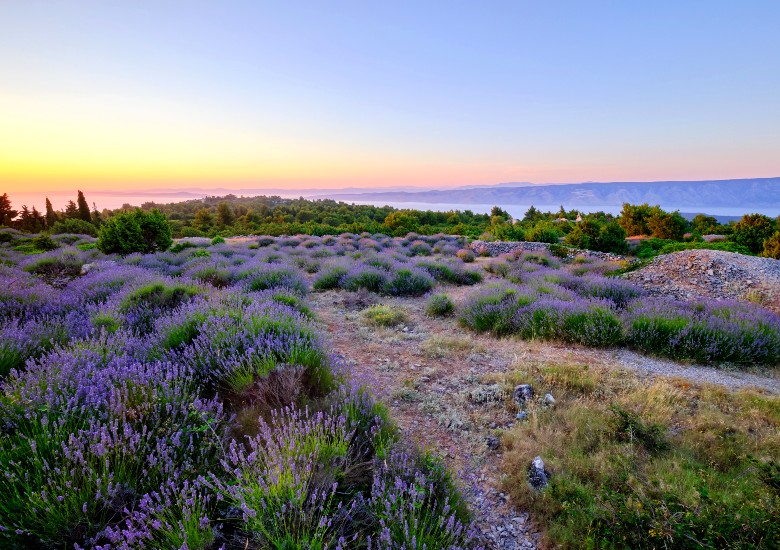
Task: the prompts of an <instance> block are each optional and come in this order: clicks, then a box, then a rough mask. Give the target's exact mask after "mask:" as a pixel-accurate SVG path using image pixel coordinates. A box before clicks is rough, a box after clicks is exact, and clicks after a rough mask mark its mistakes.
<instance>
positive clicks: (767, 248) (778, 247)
mask: <svg viewBox="0 0 780 550" xmlns="http://www.w3.org/2000/svg"><path fill="white" fill-rule="evenodd" d="M764 256H766V257H767V258H774V259H775V260H780V231H775V232H774V234H773V235H772V236H771V237H769V238H768V239H767V240H765V241H764Z"/></svg>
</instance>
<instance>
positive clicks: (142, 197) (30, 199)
mask: <svg viewBox="0 0 780 550" xmlns="http://www.w3.org/2000/svg"><path fill="white" fill-rule="evenodd" d="M0 194H2V192H1V191H0ZM84 194H85V196H86V198H87V202H88V203H89V205H90V207H91V206H92V203H93V202H94V203H96V204H97V207H98V210H103V209H104V208H109V209H114V208H119V207H121V206H122V205H124V204H130V205H133V206H140V205H141V204H143V203H145V202H156V203H158V204H164V203H170V202H182V201H187V200H193V199H201V198H203V197H205V196H208V195H214V194H216V193H212V192H208V190H206V191H203V192H197V193H195V192H193V193H188V194H186V195H182V194H177V193H174V192H164V191H161V192H159V193H157V192H126V193H122V192H114V191H92V192H90V191H85V192H84ZM220 194H224V191H223V192H220ZM274 194H279V193H277V192H275V193H274ZM46 196H48V197H49V199H50V200H51V202H52V204H53V205H54V208H55V209H58V210H59V209H62V208H65V204H67V202H68V201H69V200H73V201H75V200H76V194H75V193H71V192H56V193H9V197H10V199H11V203H12V205H13V207H14V208H16V209H17V210H18V209H19V208H20V207H21V206H22V205H23V204H26V205H27V206H28V207H32V206H35V207H36V208H38V210H40V211H42V212H43V211H44V210H45V200H46ZM288 196H290V197H298V196H300V193H299V192H296V191H291V192H289V194H288ZM348 202H354V203H355V204H374V205H376V206H385V205H387V206H392V207H395V208H402V209H414V210H435V211H440V212H448V211H451V210H471V211H472V212H474V213H477V214H486V213H488V212H490V210H491V209H492V208H493V206H494V205H492V204H456V203H436V204H434V203H427V202H394V201H390V202H388V201H348ZM500 206H501V207H502V208H503V209H504V210H506V211H507V212H509V214H510V215H511V216H512V217H514V218H522V217H523V215H524V214H525V212H526V211H527V210H528V208H529V207H530V206H531V205H528V204H506V205H500ZM534 206H536V208H538V209H539V210H542V211H544V212H557V211H558V209H559V208H560V204H536V205H534ZM563 206H564V208H566V209H567V210H574V209H579V210H581V211H582V212H583V213H588V212H597V211H604V212H609V213H612V214H618V213H619V212H620V209H621V206H619V205H603V206H582V205H577V204H564V205H563ZM662 207H663V208H664V209H666V210H669V211H672V210H679V211H680V212H692V213H695V212H705V213H707V214H711V215H714V216H734V217H737V218H738V217H741V216H742V215H743V214H748V213H753V212H759V213H761V214H766V215H767V216H773V217H774V216H779V215H780V208H771V207H770V208H763V207H762V208H752V209H751V208H748V209H744V208H713V207H697V206H675V205H662Z"/></svg>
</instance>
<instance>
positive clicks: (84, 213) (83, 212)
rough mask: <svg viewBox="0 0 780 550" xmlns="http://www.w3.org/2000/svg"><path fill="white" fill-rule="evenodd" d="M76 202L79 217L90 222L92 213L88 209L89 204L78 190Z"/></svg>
mask: <svg viewBox="0 0 780 550" xmlns="http://www.w3.org/2000/svg"><path fill="white" fill-rule="evenodd" d="M77 202H78V207H79V219H82V220H84V221H85V222H90V223H91V222H92V213H91V212H90V211H89V205H88V204H87V199H85V198H84V193H82V192H81V191H79V196H78V199H77Z"/></svg>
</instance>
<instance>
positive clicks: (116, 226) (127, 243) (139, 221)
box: [97, 208, 173, 254]
mask: <svg viewBox="0 0 780 550" xmlns="http://www.w3.org/2000/svg"><path fill="white" fill-rule="evenodd" d="M172 242H173V240H172V239H171V226H170V224H169V223H168V219H167V218H166V217H165V215H164V214H163V213H162V212H160V211H159V210H157V209H154V210H150V211H149V212H144V211H143V210H141V209H140V208H138V209H136V210H133V211H131V212H123V213H121V214H117V215H116V216H113V217H111V218H109V219H107V220H105V221H104V222H103V225H102V226H101V227H100V232H99V234H98V241H97V247H98V248H99V249H100V250H101V251H102V252H104V253H106V254H111V253H118V254H131V253H133V252H143V253H150V252H156V251H160V250H167V249H168V247H170V246H171V243H172Z"/></svg>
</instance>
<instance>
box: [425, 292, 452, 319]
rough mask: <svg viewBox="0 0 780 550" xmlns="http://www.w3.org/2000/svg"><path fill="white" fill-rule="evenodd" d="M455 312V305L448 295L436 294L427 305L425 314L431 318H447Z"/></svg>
mask: <svg viewBox="0 0 780 550" xmlns="http://www.w3.org/2000/svg"><path fill="white" fill-rule="evenodd" d="M453 311H455V304H453V303H452V300H450V297H449V296H447V295H446V294H434V295H433V296H431V297H430V298H428V301H427V302H426V303H425V313H427V314H428V315H430V316H431V317H445V316H447V315H451V314H452V312H453Z"/></svg>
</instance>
